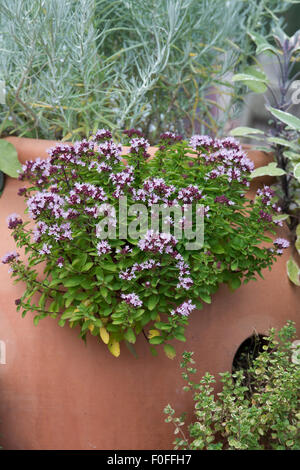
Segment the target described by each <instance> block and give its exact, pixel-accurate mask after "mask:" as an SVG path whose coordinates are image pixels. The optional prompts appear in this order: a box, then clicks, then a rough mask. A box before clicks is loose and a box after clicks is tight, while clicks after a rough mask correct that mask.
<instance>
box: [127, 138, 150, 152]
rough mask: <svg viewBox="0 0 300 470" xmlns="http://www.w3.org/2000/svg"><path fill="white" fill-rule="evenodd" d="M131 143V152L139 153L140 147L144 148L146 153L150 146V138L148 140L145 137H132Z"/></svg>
mask: <svg viewBox="0 0 300 470" xmlns="http://www.w3.org/2000/svg"><path fill="white" fill-rule="evenodd" d="M129 143H130V150H129V153H138V151H139V150H140V149H143V151H144V153H145V152H147V150H148V148H149V147H150V144H149V142H148V140H146V139H145V138H144V137H135V138H134V139H131V141H130V142H129Z"/></svg>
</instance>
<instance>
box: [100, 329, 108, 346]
mask: <svg viewBox="0 0 300 470" xmlns="http://www.w3.org/2000/svg"><path fill="white" fill-rule="evenodd" d="M99 334H100V338H101V339H102V341H103V343H105V344H108V343H109V333H108V331H107V329H106V328H104V327H101V328H100V332H99Z"/></svg>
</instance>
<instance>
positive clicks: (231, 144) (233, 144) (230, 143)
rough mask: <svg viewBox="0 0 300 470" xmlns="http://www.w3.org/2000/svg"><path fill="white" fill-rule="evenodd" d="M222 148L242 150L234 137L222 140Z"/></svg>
mask: <svg viewBox="0 0 300 470" xmlns="http://www.w3.org/2000/svg"><path fill="white" fill-rule="evenodd" d="M221 144H222V147H224V148H233V149H235V150H240V149H241V145H240V143H239V141H238V140H237V139H235V138H234V137H225V138H224V139H222V140H221Z"/></svg>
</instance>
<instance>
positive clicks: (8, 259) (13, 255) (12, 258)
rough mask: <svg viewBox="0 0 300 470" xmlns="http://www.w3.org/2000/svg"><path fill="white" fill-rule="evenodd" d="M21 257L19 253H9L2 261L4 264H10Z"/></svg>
mask: <svg viewBox="0 0 300 470" xmlns="http://www.w3.org/2000/svg"><path fill="white" fill-rule="evenodd" d="M19 256H20V255H19V253H17V252H16V251H9V252H8V253H6V254H5V255H4V256H3V258H2V259H1V262H2V263H3V264H8V263H11V262H12V261H15V260H16V259H18V258H19Z"/></svg>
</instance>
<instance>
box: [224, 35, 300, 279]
mask: <svg viewBox="0 0 300 470" xmlns="http://www.w3.org/2000/svg"><path fill="white" fill-rule="evenodd" d="M251 37H252V39H253V40H254V41H255V43H256V46H257V49H256V53H257V54H261V53H265V54H269V55H271V56H273V57H275V58H276V61H277V63H278V64H279V70H278V74H277V81H276V82H275V83H273V82H272V81H270V79H269V78H268V77H267V75H266V74H265V72H264V71H263V70H261V68H258V67H255V66H252V67H249V68H248V69H247V70H246V71H245V73H244V74H238V75H236V76H235V77H234V80H235V81H242V82H244V83H245V84H246V85H247V86H248V87H249V88H250V89H251V90H252V91H255V92H257V93H263V92H265V91H266V90H268V91H269V98H268V96H266V108H267V110H268V111H269V113H270V121H269V129H268V130H267V131H266V132H263V131H261V130H259V129H252V128H249V127H238V128H236V129H233V131H231V135H234V136H238V137H242V136H243V137H251V138H252V139H253V138H255V139H257V140H260V139H262V141H263V145H264V147H262V150H265V151H267V152H272V154H273V156H274V162H272V163H269V165H267V166H264V167H260V168H257V169H256V170H254V171H253V172H252V178H256V177H260V176H264V175H270V176H276V177H277V179H278V183H277V184H276V185H274V187H273V188H272V189H274V190H275V194H276V196H277V197H278V199H279V203H280V206H281V207H282V210H283V214H282V215H281V216H279V218H278V220H279V219H280V220H281V221H283V220H285V221H286V223H287V225H288V227H289V229H290V231H291V238H292V240H293V242H294V243H295V244H294V247H295V252H296V253H298V254H300V119H299V118H298V117H297V116H295V115H293V114H292V113H290V112H289V110H291V108H292V107H293V105H295V104H299V103H300V87H299V85H300V81H299V76H300V72H299V71H298V72H297V71H296V72H294V70H295V67H296V65H297V63H298V62H299V60H300V30H299V31H297V32H296V33H295V34H294V35H293V36H292V37H288V36H287V35H286V34H285V33H284V32H283V31H282V30H281V29H280V28H277V29H276V30H275V33H274V34H273V36H272V38H271V39H273V42H272V44H271V43H270V42H268V41H267V40H266V39H265V38H264V37H262V36H261V35H259V34H256V33H251ZM271 103H272V106H271ZM293 109H295V108H293ZM287 272H288V276H289V279H290V280H291V281H292V282H293V283H294V284H296V285H297V286H300V280H299V272H300V267H299V266H298V263H297V261H296V260H295V259H294V258H293V256H292V257H291V258H290V260H289V261H288V263H287Z"/></svg>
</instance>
